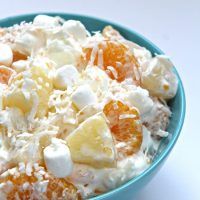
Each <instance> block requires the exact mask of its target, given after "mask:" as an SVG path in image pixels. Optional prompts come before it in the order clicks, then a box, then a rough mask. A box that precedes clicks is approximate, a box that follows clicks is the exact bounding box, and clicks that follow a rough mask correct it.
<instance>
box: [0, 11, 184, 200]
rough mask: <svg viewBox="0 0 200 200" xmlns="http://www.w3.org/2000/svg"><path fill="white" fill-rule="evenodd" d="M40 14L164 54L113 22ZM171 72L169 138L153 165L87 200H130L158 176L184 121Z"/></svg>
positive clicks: (24, 18)
mask: <svg viewBox="0 0 200 200" xmlns="http://www.w3.org/2000/svg"><path fill="white" fill-rule="evenodd" d="M38 14H41V13H34V14H25V15H19V16H14V17H8V18H5V19H1V20H0V27H8V26H12V25H13V24H16V23H20V22H21V21H26V22H30V21H32V20H33V18H34V17H35V16H36V15H38ZM43 14H47V15H51V16H60V17H62V18H64V19H74V20H79V21H81V22H82V23H83V24H84V25H85V26H86V28H87V30H89V31H99V30H102V29H103V28H104V27H105V26H106V25H111V26H113V27H114V28H116V29H117V30H118V31H119V32H120V33H121V34H122V35H123V36H124V37H125V38H126V39H128V40H131V41H133V42H135V43H137V44H139V45H140V46H143V47H146V48H147V49H148V50H149V51H151V53H152V54H153V55H155V54H164V53H163V52H162V51H161V50H160V49H159V48H158V47H157V46H155V45H154V44H153V43H152V42H150V41H149V40H147V39H146V38H144V37H143V36H141V35H140V34H138V33H136V32H134V31H132V30H130V29H128V28H125V27H123V26H121V25H118V24H115V23H113V22H109V21H106V20H101V19H97V18H94V17H89V16H83V15H76V14H65V13H43ZM174 72H175V73H176V75H177V77H178V80H179V85H178V91H177V94H176V96H175V97H174V98H173V99H172V100H170V101H169V103H168V104H169V106H170V108H171V111H172V116H171V119H170V124H169V126H168V131H169V132H170V133H171V134H172V136H171V137H169V138H166V139H163V140H162V142H161V145H160V147H159V150H158V152H157V155H156V157H155V159H154V161H153V163H152V164H151V166H150V167H149V168H148V169H147V170H145V171H144V172H143V173H142V174H140V175H139V176H137V177H135V178H133V179H131V180H130V181H128V182H126V183H125V184H123V185H121V186H120V187H118V188H116V189H113V190H112V191H109V192H107V193H104V194H102V195H99V196H97V197H93V198H91V199H90V200H102V199H103V200H111V199H115V200H118V199H119V200H121V199H131V198H133V196H134V194H136V193H137V192H138V191H139V190H140V189H142V188H143V187H144V186H145V185H146V184H147V183H148V182H149V181H150V180H151V179H152V178H153V176H154V175H155V174H156V173H157V172H158V170H159V169H160V168H161V166H162V165H163V164H164V161H165V160H166V158H167V156H168V155H169V153H170V152H171V150H172V148H173V147H174V145H175V143H176V141H177V139H178V137H179V134H180V131H181V128H182V125H183V122H184V117H185V106H186V103H185V94H184V89H183V85H182V82H181V79H180V77H179V75H178V72H177V71H176V69H175V68H174Z"/></svg>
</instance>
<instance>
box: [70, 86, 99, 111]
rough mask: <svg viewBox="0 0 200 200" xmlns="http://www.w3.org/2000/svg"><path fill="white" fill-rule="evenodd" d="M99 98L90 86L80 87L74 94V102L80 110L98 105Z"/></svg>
mask: <svg viewBox="0 0 200 200" xmlns="http://www.w3.org/2000/svg"><path fill="white" fill-rule="evenodd" d="M96 101H97V97H96V95H95V93H94V92H93V91H92V89H91V88H90V86H89V85H82V86H79V87H78V88H77V89H76V90H75V92H74V93H73V94H72V102H73V103H74V104H75V105H76V106H77V108H78V109H80V110H81V109H82V108H84V107H85V106H87V105H91V104H94V103H96Z"/></svg>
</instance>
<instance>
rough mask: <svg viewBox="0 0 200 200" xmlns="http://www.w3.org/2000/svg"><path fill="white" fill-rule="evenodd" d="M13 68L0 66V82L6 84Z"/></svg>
mask: <svg viewBox="0 0 200 200" xmlns="http://www.w3.org/2000/svg"><path fill="white" fill-rule="evenodd" d="M13 72H14V71H13V70H12V69H10V68H9V67H6V66H0V83H2V84H8V81H9V79H10V77H11V76H12V74H13Z"/></svg>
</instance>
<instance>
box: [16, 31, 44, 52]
mask: <svg viewBox="0 0 200 200" xmlns="http://www.w3.org/2000/svg"><path fill="white" fill-rule="evenodd" d="M45 44H46V36H45V34H44V33H43V31H42V30H40V29H34V30H28V31H26V32H24V33H22V34H20V35H19V36H18V37H17V38H16V40H15V46H14V48H15V49H17V50H18V51H19V52H20V53H22V54H25V55H31V53H32V52H35V51H37V50H39V49H40V48H41V47H44V46H45Z"/></svg>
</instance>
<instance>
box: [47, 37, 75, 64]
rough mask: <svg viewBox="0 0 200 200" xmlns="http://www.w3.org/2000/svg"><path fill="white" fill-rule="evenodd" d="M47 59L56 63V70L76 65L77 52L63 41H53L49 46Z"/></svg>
mask: <svg viewBox="0 0 200 200" xmlns="http://www.w3.org/2000/svg"><path fill="white" fill-rule="evenodd" d="M46 54H47V57H48V58H49V59H50V60H52V61H53V62H55V63H56V68H59V67H62V66H63V65H67V64H76V60H77V57H78V55H77V52H76V49H74V47H73V46H70V45H66V44H65V43H64V42H63V41H61V40H57V39H55V40H52V41H50V42H49V43H48V45H47V52H46Z"/></svg>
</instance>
